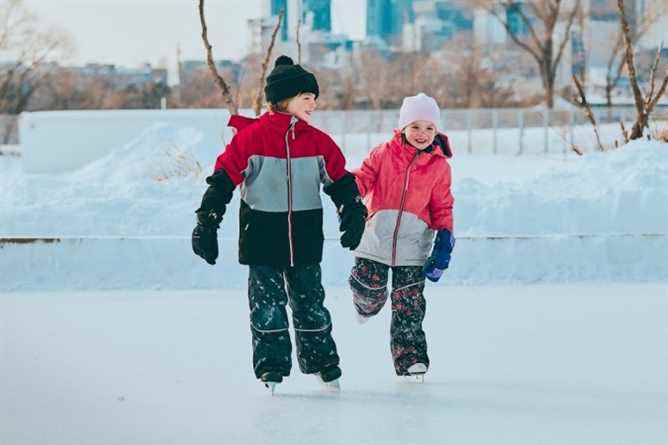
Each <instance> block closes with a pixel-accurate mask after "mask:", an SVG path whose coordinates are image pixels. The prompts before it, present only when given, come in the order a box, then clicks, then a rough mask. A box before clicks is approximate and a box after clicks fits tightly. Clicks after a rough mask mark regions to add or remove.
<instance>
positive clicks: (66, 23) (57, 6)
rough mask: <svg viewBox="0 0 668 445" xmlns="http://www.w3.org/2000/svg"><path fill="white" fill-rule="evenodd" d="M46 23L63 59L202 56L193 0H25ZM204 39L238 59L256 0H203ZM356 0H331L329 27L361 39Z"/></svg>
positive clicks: (136, 60)
mask: <svg viewBox="0 0 668 445" xmlns="http://www.w3.org/2000/svg"><path fill="white" fill-rule="evenodd" d="M25 3H26V6H27V7H28V8H29V9H30V10H31V11H33V12H35V13H37V14H38V16H39V17H40V21H41V23H43V24H45V25H46V26H50V25H53V26H58V27H60V28H65V29H67V30H68V31H69V32H70V33H71V35H72V36H73V38H74V43H75V45H76V49H77V52H76V54H75V55H74V56H73V57H72V59H71V60H69V61H67V62H68V63H69V64H83V63H85V62H93V61H95V62H104V63H116V64H121V65H127V66H136V65H139V64H140V63H142V62H151V63H153V64H157V63H159V62H160V61H161V60H162V61H164V62H166V63H168V64H170V65H171V64H173V63H174V60H175V59H176V47H177V45H180V46H181V51H182V54H183V55H182V58H183V59H194V58H201V57H203V51H204V50H203V46H202V41H201V38H200V26H199V18H198V16H197V6H196V5H197V1H196V0H25ZM205 5H206V10H207V22H208V25H209V39H210V40H211V44H212V45H213V48H214V53H215V56H216V57H217V58H232V59H238V58H239V57H240V56H242V55H243V53H244V52H245V51H246V48H247V45H248V30H247V26H246V20H247V19H248V18H251V17H257V16H258V15H259V13H260V0H207V1H206V3H205ZM363 8H364V2H363V1H362V0H333V14H332V16H333V17H332V20H333V26H334V28H335V31H342V32H347V33H348V34H351V35H352V36H353V37H354V38H361V37H362V36H363V32H364V21H363V12H364V10H363Z"/></svg>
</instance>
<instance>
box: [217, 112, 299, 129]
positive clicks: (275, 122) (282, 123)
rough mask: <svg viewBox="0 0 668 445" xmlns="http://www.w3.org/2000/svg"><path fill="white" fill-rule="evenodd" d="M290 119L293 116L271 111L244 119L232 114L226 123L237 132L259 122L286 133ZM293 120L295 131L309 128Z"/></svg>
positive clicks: (244, 117)
mask: <svg viewBox="0 0 668 445" xmlns="http://www.w3.org/2000/svg"><path fill="white" fill-rule="evenodd" d="M292 118H293V116H292V115H291V114H288V113H279V112H273V111H267V112H265V113H263V114H262V115H261V116H259V117H246V116H242V115H240V114H234V115H232V116H230V120H229V121H228V123H227V126H228V127H232V128H235V129H236V130H237V131H241V130H243V129H244V128H246V127H248V126H250V125H252V124H254V123H256V122H261V123H263V124H266V125H271V126H272V127H275V128H277V129H279V130H281V131H283V132H286V131H288V128H290V124H291V123H292ZM295 119H296V121H297V123H296V124H295V131H299V130H303V129H306V128H308V127H309V124H308V123H306V122H304V121H303V120H300V119H297V118H296V117H295Z"/></svg>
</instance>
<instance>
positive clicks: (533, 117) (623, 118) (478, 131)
mask: <svg viewBox="0 0 668 445" xmlns="http://www.w3.org/2000/svg"><path fill="white" fill-rule="evenodd" d="M593 111H594V115H595V118H596V121H597V123H598V124H599V130H600V133H601V136H602V139H603V142H604V144H607V145H612V144H614V141H615V140H617V141H621V139H622V133H621V124H620V122H623V123H624V125H625V127H626V128H627V129H629V128H630V127H631V125H632V124H633V122H634V120H635V109H634V107H632V106H624V107H614V108H611V109H608V108H600V109H594V110H593ZM398 117H399V110H378V111H369V110H364V111H356V110H353V111H321V112H318V113H316V114H315V115H314V123H315V125H316V126H318V127H319V128H322V129H323V130H325V131H327V132H328V133H330V134H332V135H333V136H334V138H335V139H336V141H337V142H338V143H339V144H340V145H341V146H342V147H344V149H352V150H353V151H356V149H359V148H360V147H357V146H358V145H362V146H366V147H367V149H368V148H369V147H373V146H375V145H377V144H379V143H381V142H383V141H385V140H387V139H388V138H389V137H390V136H391V135H392V131H393V129H394V127H395V125H396V122H397V120H398ZM653 119H654V122H653V124H654V125H658V126H662V127H664V128H668V107H666V108H662V109H658V110H657V111H656V112H655V113H654V114H653ZM441 128H442V129H443V130H444V131H445V132H446V133H447V134H448V135H449V137H450V139H451V141H452V143H453V145H454V147H455V150H456V151H458V152H460V153H461V152H462V151H464V152H468V153H470V154H517V155H519V154H555V153H567V152H569V151H570V150H571V147H572V146H573V145H577V146H578V148H580V149H581V150H583V151H585V152H586V151H592V150H595V149H596V145H595V137H594V132H593V128H592V126H591V124H590V122H589V120H588V119H587V117H586V115H585V113H584V111H583V110H580V109H577V108H573V109H571V110H547V109H517V108H512V109H454V110H448V109H445V110H443V111H442V113H441ZM351 146H352V147H351Z"/></svg>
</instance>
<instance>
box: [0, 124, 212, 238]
mask: <svg viewBox="0 0 668 445" xmlns="http://www.w3.org/2000/svg"><path fill="white" fill-rule="evenodd" d="M200 139H201V134H200V133H198V132H197V131H195V130H193V129H190V128H176V127H173V126H169V125H165V124H156V125H154V126H151V127H149V128H148V129H146V130H145V131H144V132H143V133H142V134H141V135H140V136H139V137H138V138H137V139H135V140H134V141H132V142H130V143H129V144H127V145H125V146H122V147H120V148H118V149H116V150H113V151H112V152H111V153H110V154H108V155H107V156H105V157H103V158H101V159H99V160H97V161H94V162H92V163H91V164H88V165H87V166H85V167H84V168H82V169H79V170H77V171H74V172H68V173H59V174H24V175H20V176H17V175H14V177H13V180H12V182H11V183H10V184H8V189H11V190H12V193H9V194H7V196H5V197H4V198H3V200H2V202H0V213H1V214H2V215H3V216H2V217H1V219H0V223H1V224H0V227H1V229H0V230H1V231H2V235H3V236H11V235H30V236H54V235H56V236H131V235H176V234H184V233H185V229H186V228H188V227H189V226H191V225H192V221H193V210H194V209H195V208H196V207H197V204H196V203H197V202H198V200H199V199H200V197H201V194H202V192H203V190H204V188H205V184H204V181H203V177H204V175H205V171H206V172H208V171H209V170H210V169H211V164H212V163H213V161H214V160H215V151H217V149H215V148H214V149H213V150H215V151H211V150H209V151H206V150H204V149H202V148H201V147H200V145H199V144H198V143H199V141H200ZM190 228H191V227H190Z"/></svg>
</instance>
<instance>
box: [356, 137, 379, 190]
mask: <svg viewBox="0 0 668 445" xmlns="http://www.w3.org/2000/svg"><path fill="white" fill-rule="evenodd" d="M382 147H383V145H380V146H378V147H376V148H374V149H373V150H371V152H370V153H369V155H368V156H367V157H366V159H364V161H363V162H362V165H361V166H360V168H358V169H357V170H355V171H353V174H354V175H355V180H356V182H357V188H358V189H359V191H360V196H362V197H365V196H366V195H367V193H369V191H370V190H371V189H372V188H373V186H374V184H375V183H376V178H378V171H379V170H380V161H381V158H382V156H381V149H382Z"/></svg>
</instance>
